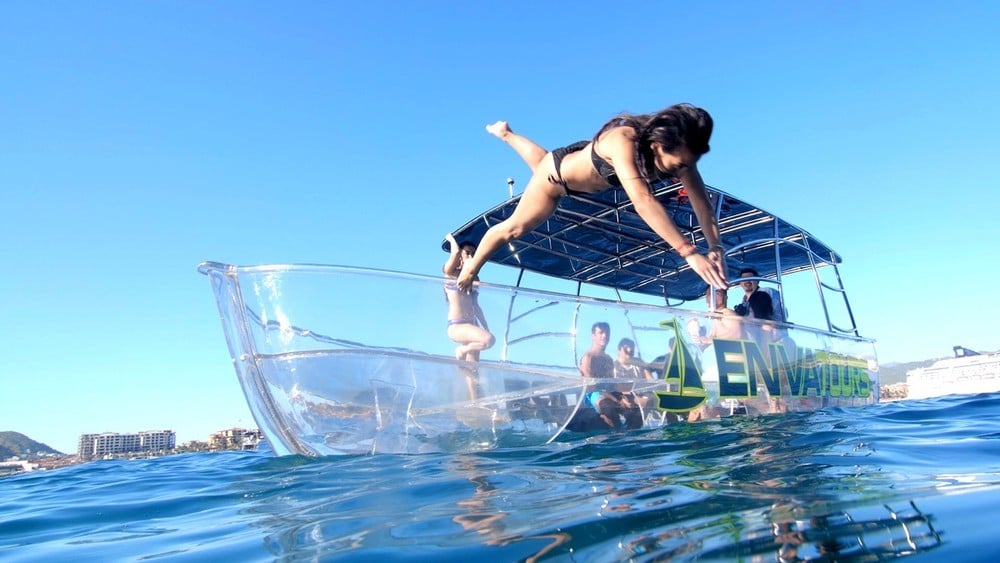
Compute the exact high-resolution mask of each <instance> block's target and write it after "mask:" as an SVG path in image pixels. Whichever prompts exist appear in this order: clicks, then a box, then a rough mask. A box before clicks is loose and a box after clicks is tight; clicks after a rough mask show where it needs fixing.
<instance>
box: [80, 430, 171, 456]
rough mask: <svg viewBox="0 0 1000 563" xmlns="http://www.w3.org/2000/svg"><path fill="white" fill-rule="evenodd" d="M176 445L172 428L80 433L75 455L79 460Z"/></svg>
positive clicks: (155, 450)
mask: <svg viewBox="0 0 1000 563" xmlns="http://www.w3.org/2000/svg"><path fill="white" fill-rule="evenodd" d="M176 445H177V434H176V433H174V431H173V430H146V431H143V432H136V433H134V434H118V433H116V432H105V433H104V434H82V435H80V442H79V445H78V446H77V456H78V457H79V458H80V460H81V461H86V460H92V459H100V458H102V457H104V456H107V455H115V454H127V453H143V452H158V451H160V450H172V449H174V447H175V446H176Z"/></svg>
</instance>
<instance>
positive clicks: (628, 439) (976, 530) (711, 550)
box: [0, 394, 1000, 563]
mask: <svg viewBox="0 0 1000 563" xmlns="http://www.w3.org/2000/svg"><path fill="white" fill-rule="evenodd" d="M998 523H1000V394H992V395H975V396H951V397H945V398H938V399H931V400H922V401H906V402H899V403H888V404H882V405H877V406H873V407H865V408H846V409H831V410H826V411H822V412H816V413H794V414H787V415H775V416H768V417H760V418H749V419H748V418H733V419H725V420H719V421H714V422H708V423H699V424H693V425H687V424H675V425H671V426H667V427H664V428H661V429H656V430H642V431H635V432H629V433H623V434H608V435H600V436H594V437H590V438H586V439H578V440H574V441H565V442H560V443H555V444H551V445H548V446H544V447H531V448H517V449H506V450H497V451H492V452H487V453H479V454H463V455H454V454H451V455H437V454H433V455H413V456H395V455H381V456H351V457H339V458H333V457H330V458H321V459H311V458H304V457H296V456H291V457H283V458H277V457H274V456H272V455H271V454H269V453H267V452H224V453H198V454H187V455H176V456H168V457H163V458H158V459H149V460H139V461H98V462H93V463H88V464H83V465H77V466H73V467H68V468H63V469H59V470H54V471H48V472H34V473H26V474H21V475H18V476H13V477H9V478H4V479H0V560H2V561H78V560H86V561H116V560H125V561H135V560H147V559H149V560H156V561H210V560H211V561H275V560H282V561H284V560H287V561H299V560H304V561H366V562H370V561H425V560H427V561H435V560H437V561H441V560H448V561H473V560H475V561H476V562H477V563H480V562H485V561H618V560H635V561H668V560H669V561H696V560H698V561H701V560H705V561H808V560H814V561H839V560H844V561H869V560H871V561H874V560H881V559H893V558H902V557H905V558H910V559H912V560H914V561H916V560H924V561H949V562H951V561H992V560H995V559H996V558H998V557H1000V534H998V531H1000V525H998Z"/></svg>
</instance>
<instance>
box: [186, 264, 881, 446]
mask: <svg viewBox="0 0 1000 563" xmlns="http://www.w3.org/2000/svg"><path fill="white" fill-rule="evenodd" d="M200 270H201V271H202V272H203V273H205V274H207V275H208V276H209V278H210V280H211V284H212V288H213V292H214V294H215V298H216V301H217V303H218V306H219V311H220V316H221V319H222V322H223V327H224V331H225V335H226V340H227V342H228V344H229V350H230V353H231V356H232V358H233V362H234V367H235V368H236V372H237V375H238V377H239V379H240V383H241V386H242V388H243V391H244V394H245V395H246V398H247V402H248V404H249V406H250V410H251V412H252V414H253V416H254V418H255V420H256V422H257V424H258V426H259V427H260V429H261V431H262V432H263V433H264V435H265V436H266V438H267V439H268V441H269V442H270V444H271V446H272V448H273V450H274V451H275V453H276V454H278V455H286V454H302V455H310V456H321V455H342V454H369V453H422V452H442V451H446V452H460V451H479V450H486V449H492V448H498V447H513V446H518V445H538V444H544V443H546V442H550V441H552V440H555V439H557V438H559V437H560V436H568V437H570V438H572V436H573V434H572V432H570V431H569V430H567V428H568V427H569V428H573V426H574V425H573V421H574V420H579V418H580V417H581V415H584V414H587V413H590V411H592V410H593V407H592V406H590V405H589V404H588V402H587V400H586V395H587V394H588V393H592V392H594V391H609V390H616V391H626V392H628V391H631V392H632V393H634V395H635V396H636V397H639V398H640V399H641V401H640V402H641V403H642V406H641V411H642V419H643V421H644V424H645V425H646V426H651V425H661V424H665V423H667V422H669V421H677V420H688V419H694V418H712V417H717V416H726V415H730V414H737V413H745V414H751V415H754V414H767V413H780V412H787V411H798V410H814V409H817V408H821V407H824V406H829V405H838V406H856V405H865V404H871V403H874V402H876V401H877V399H878V397H877V394H878V392H877V389H878V387H877V378H878V372H877V368H876V363H875V352H874V344H873V343H872V342H871V341H870V340H865V339H860V338H852V337H844V336H841V335H834V334H831V333H826V332H822V331H816V330H809V329H803V328H797V327H790V326H787V327H783V328H781V329H780V331H779V333H780V335H781V339H780V340H776V339H772V340H771V341H760V340H757V339H755V338H752V337H749V336H748V337H747V338H742V339H733V340H724V341H723V340H717V341H714V342H698V341H696V336H694V335H696V334H697V331H698V330H699V329H701V332H704V327H708V326H710V325H711V323H712V322H714V321H715V320H716V319H714V318H713V317H712V316H711V315H708V314H704V313H700V312H697V311H690V310H682V309H675V308H670V307H663V306H651V305H642V304H632V303H623V302H618V301H607V300H600V299H590V298H585V297H576V296H570V295H564V294H558V293H550V292H544V291H532V290H527V289H524V288H515V287H507V286H497V285H488V284H482V285H480V286H479V289H478V299H479V303H480V305H481V306H482V308H483V310H484V312H485V316H486V318H487V319H488V320H489V323H490V328H491V331H492V332H493V334H494V335H495V336H496V338H497V343H496V345H494V346H493V347H492V348H491V349H488V350H485V351H484V352H483V353H482V358H481V361H480V362H478V363H470V362H464V361H459V360H456V359H455V353H454V347H455V346H456V344H455V343H454V342H451V341H450V340H449V339H448V337H447V336H446V322H445V321H446V319H445V312H446V301H445V296H444V292H443V288H442V282H443V280H442V279H439V278H433V277H428V276H418V275H412V274H402V273H396V272H387V271H379V270H365V269H358V268H349V267H339V266H289V265H277V266H252V267H237V266H231V265H227V264H218V263H205V264H202V265H201V266H200ZM593 322H607V323H609V325H610V326H611V327H612V329H611V330H612V339H611V340H612V344H611V346H609V353H612V354H613V353H614V342H617V340H618V339H619V338H621V337H623V336H627V337H629V338H632V339H633V340H635V342H636V345H637V348H638V351H639V352H640V355H644V356H645V357H646V358H649V360H648V361H647V362H645V364H644V367H645V368H646V370H645V373H647V374H648V375H649V378H645V377H643V378H639V379H608V380H603V379H585V378H583V377H581V376H580V375H579V371H578V369H577V368H576V365H577V362H578V360H579V357H580V355H582V354H583V353H584V352H585V351H586V350H587V348H588V347H589V346H590V327H591V324H592V323H593ZM758 332H759V331H758ZM747 334H755V333H754V332H753V331H750V330H748V332H747ZM692 405H693V406H692ZM664 409H666V410H664ZM591 414H592V413H591ZM695 415H697V416H695Z"/></svg>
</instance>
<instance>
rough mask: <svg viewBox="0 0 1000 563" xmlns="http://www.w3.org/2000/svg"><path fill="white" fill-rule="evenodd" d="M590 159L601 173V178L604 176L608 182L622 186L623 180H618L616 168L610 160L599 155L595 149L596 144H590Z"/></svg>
mask: <svg viewBox="0 0 1000 563" xmlns="http://www.w3.org/2000/svg"><path fill="white" fill-rule="evenodd" d="M590 161H591V162H592V163H593V164H594V168H595V169H597V173H598V174H600V175H601V178H604V180H605V181H606V182H607V183H609V184H611V185H612V186H614V187H616V188H620V187H622V183H621V181H619V180H618V174H617V173H615V168H614V167H613V166H611V164H610V163H608V161H606V160H604V159H603V158H601V157H600V156H598V155H597V151H595V150H594V145H590Z"/></svg>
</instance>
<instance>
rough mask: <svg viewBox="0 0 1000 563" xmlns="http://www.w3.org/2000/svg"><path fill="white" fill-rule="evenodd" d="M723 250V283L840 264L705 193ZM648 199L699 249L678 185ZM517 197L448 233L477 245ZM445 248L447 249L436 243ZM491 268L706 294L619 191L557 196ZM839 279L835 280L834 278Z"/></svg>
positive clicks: (821, 248) (797, 236) (765, 218)
mask: <svg viewBox="0 0 1000 563" xmlns="http://www.w3.org/2000/svg"><path fill="white" fill-rule="evenodd" d="M708 192H709V198H710V201H711V203H712V205H713V207H714V209H715V214H716V217H717V218H718V221H719V229H720V233H721V236H722V244H723V246H725V248H726V255H727V258H726V262H727V266H728V268H729V277H730V279H736V278H738V277H739V272H740V270H741V269H743V268H754V269H755V270H757V271H758V272H759V273H760V276H761V277H762V278H768V279H773V280H775V281H776V282H777V283H778V284H780V283H781V276H782V275H787V274H791V273H795V272H798V271H801V270H810V269H815V268H816V267H819V266H826V265H833V266H834V267H836V264H839V263H840V262H841V258H840V256H839V255H837V254H836V253H835V252H834V251H833V250H832V249H831V248H830V247H828V246H827V245H825V244H824V243H822V242H821V241H819V240H818V239H816V237H814V236H812V235H811V234H809V233H808V232H806V231H805V230H803V229H801V228H799V227H797V226H795V225H793V224H791V223H789V222H787V221H785V220H783V219H781V218H779V217H776V216H775V215H773V214H771V213H768V212H767V211H764V210H763V209H760V208H759V207H756V206H754V205H751V204H749V203H747V202H745V201H742V200H740V199H737V198H735V197H733V196H731V195H729V194H727V193H725V192H723V191H722V190H719V189H716V188H712V187H708ZM653 195H654V196H655V197H656V199H657V200H659V201H660V203H662V204H663V206H664V208H665V209H666V210H667V212H668V213H669V214H670V216H671V217H672V218H673V220H674V223H675V224H676V225H677V227H678V228H679V229H680V230H681V233H683V234H684V236H685V237H686V238H687V239H688V240H689V241H691V243H693V244H694V245H695V246H697V247H698V248H699V249H701V251H703V252H704V251H705V249H707V247H708V245H707V244H706V243H705V239H704V236H703V235H702V232H701V228H700V227H699V226H698V221H697V218H696V217H695V215H694V211H693V209H692V208H691V205H690V202H689V200H688V197H687V195H686V193H685V191H684V189H683V188H682V186H681V184H679V183H672V184H667V183H659V184H657V185H654V186H653ZM520 199H521V196H520V195H517V196H512V197H511V198H510V199H508V200H507V201H505V202H503V203H501V204H500V205H497V206H496V207H494V208H492V209H490V210H488V211H486V212H484V213H482V214H480V215H478V216H476V217H474V218H473V219H472V220H470V221H469V222H467V223H466V224H465V225H463V226H462V227H461V228H460V229H458V230H457V231H455V238H456V239H458V240H459V241H460V243H461V242H464V241H470V242H472V243H478V241H479V240H480V239H481V238H482V237H483V235H484V234H485V233H486V230H487V229H489V228H490V227H491V226H493V225H496V224H497V223H499V222H501V221H503V220H504V219H506V218H508V217H510V215H511V214H512V213H513V211H514V208H515V207H516V206H517V204H518V202H519V201H520ZM442 248H444V249H445V250H446V251H447V250H448V243H447V242H445V243H443V244H442ZM490 262H493V263H496V264H503V265H506V266H512V267H515V268H520V269H523V270H528V271H532V272H537V273H541V274H545V275H548V276H554V277H558V278H562V279H568V280H574V281H577V282H579V283H586V284H594V285H598V286H606V287H611V288H614V289H616V290H622V291H630V292H635V293H640V294H646V295H654V296H659V297H663V298H664V299H667V300H668V301H670V300H680V301H691V300H694V299H701V298H703V297H704V295H705V290H706V289H707V284H706V283H705V282H704V281H702V279H701V278H700V277H699V276H698V274H697V273H695V272H694V271H693V270H691V268H690V266H688V264H687V262H686V261H685V260H684V259H683V258H681V257H680V256H679V255H678V254H677V253H676V252H675V251H673V250H672V249H671V248H670V246H669V245H667V244H666V243H665V242H664V241H663V240H662V239H660V237H659V236H658V235H657V234H656V233H654V232H653V231H652V229H650V228H649V226H648V225H646V222H645V221H643V220H642V218H641V217H639V215H638V214H637V213H636V212H635V208H634V206H633V205H632V202H631V200H630V199H629V198H628V195H626V193H625V191H624V190H617V189H609V190H604V191H602V192H598V193H594V194H572V195H567V196H566V197H563V198H562V200H561V201H560V202H559V206H558V207H557V209H556V211H555V213H554V214H553V215H552V217H550V218H549V219H548V220H546V221H545V222H544V223H542V224H541V225H539V226H538V227H537V228H536V229H534V230H533V231H531V232H530V233H526V234H525V235H524V236H523V237H521V238H520V239H518V240H515V241H513V242H511V243H510V244H509V245H505V246H503V247H501V248H500V249H499V250H497V251H496V253H495V254H493V256H492V257H491V258H490ZM838 277H839V276H838Z"/></svg>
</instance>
